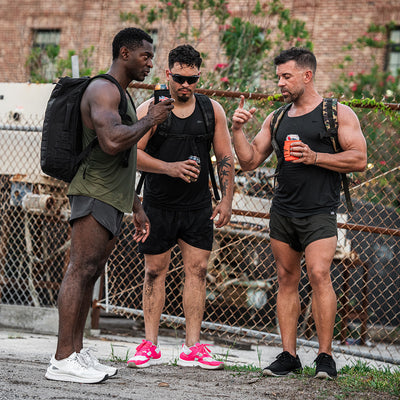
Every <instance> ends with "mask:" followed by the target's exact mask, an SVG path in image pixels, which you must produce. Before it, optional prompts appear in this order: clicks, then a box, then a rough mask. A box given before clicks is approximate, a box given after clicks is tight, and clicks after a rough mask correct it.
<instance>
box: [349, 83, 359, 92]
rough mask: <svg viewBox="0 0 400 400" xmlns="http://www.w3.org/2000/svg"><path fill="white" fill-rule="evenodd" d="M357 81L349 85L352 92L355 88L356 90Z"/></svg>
mask: <svg viewBox="0 0 400 400" xmlns="http://www.w3.org/2000/svg"><path fill="white" fill-rule="evenodd" d="M357 87H358V86H357V83H353V84H352V85H351V86H350V90H351V91H352V92H355V91H356V90H357Z"/></svg>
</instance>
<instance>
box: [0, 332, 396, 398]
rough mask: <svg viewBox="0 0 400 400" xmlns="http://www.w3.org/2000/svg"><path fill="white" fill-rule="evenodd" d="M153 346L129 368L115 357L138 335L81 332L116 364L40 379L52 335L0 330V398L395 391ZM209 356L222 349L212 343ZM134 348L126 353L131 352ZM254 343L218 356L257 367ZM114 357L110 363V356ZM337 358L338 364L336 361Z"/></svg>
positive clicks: (268, 354) (164, 341) (164, 342)
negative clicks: (84, 379)
mask: <svg viewBox="0 0 400 400" xmlns="http://www.w3.org/2000/svg"><path fill="white" fill-rule="evenodd" d="M159 339H160V346H161V349H162V353H163V360H164V362H165V364H163V365H160V366H155V367H151V368H146V369H142V370H136V369H131V368H127V367H126V363H125V362H124V361H122V360H124V359H126V357H127V354H132V353H133V352H134V350H135V348H136V346H137V345H138V344H139V343H140V338H137V337H132V336H129V337H127V336H123V335H114V336H107V335H103V334H102V335H100V336H96V337H87V338H85V340H84V346H85V347H91V348H93V349H94V350H95V351H97V353H96V356H97V357H98V358H99V359H100V360H101V361H102V362H104V363H106V364H109V365H113V366H115V367H117V368H118V369H119V371H118V374H117V376H116V377H115V378H111V379H108V380H107V381H105V382H103V383H100V384H91V385H90V384H77V383H69V382H57V381H49V380H47V379H46V378H45V376H44V375H45V372H46V368H47V366H48V362H49V359H50V357H51V355H52V354H53V353H54V350H55V348H56V341H57V338H56V336H55V335H43V334H37V333H32V332H21V331H14V330H8V329H1V328H0V400H20V399H29V400H34V399H35V400H36V399H37V400H67V399H68V400H70V399H74V400H81V399H82V400H83V399H84V400H103V399H104V400H106V399H107V400H111V399H118V400H125V399H133V400H136V399H141V400H158V399H160V400H169V399H173V400H198V399H199V400H200V399H202V400H207V399H232V400H235V399H238V400H239V399H240V400H258V399H263V400H276V399H284V400H316V399H318V400H339V399H341V400H344V399H355V400H399V399H398V397H397V396H391V395H389V394H385V393H380V392H379V393H378V392H373V391H368V392H365V393H364V392H363V393H360V392H356V393H354V392H351V391H349V390H348V389H347V390H346V389H342V388H341V387H340V386H339V384H338V382H337V381H327V380H316V379H314V378H312V377H308V376H307V377H306V376H300V377H298V376H296V377H284V378H270V377H268V378H267V377H260V375H259V373H257V372H234V371H232V370H229V369H225V370H220V371H207V370H202V369H199V368H182V367H179V366H176V364H175V362H174V360H176V357H177V355H178V354H179V351H180V350H179V349H180V347H179V346H180V343H181V339H180V338H173V337H167V336H162V337H160V338H159ZM213 349H214V352H215V354H216V355H217V354H219V356H223V354H226V352H227V350H226V348H224V347H220V346H217V345H216V346H215V347H214V348H213ZM277 352H278V349H273V348H272V349H270V348H269V347H265V348H264V349H263V355H262V365H264V366H265V364H266V363H267V360H272V359H273V355H275V354H276V353H277ZM133 354H134V353H133ZM300 356H301V357H302V360H303V361H304V362H303V365H311V364H310V363H311V360H312V359H313V358H314V356H311V355H309V359H307V358H306V356H307V354H306V353H302V354H301V355H300ZM258 359H259V355H258V354H257V352H256V351H255V350H254V349H245V350H239V349H232V350H230V352H229V357H227V359H226V362H227V364H228V365H230V366H231V367H232V366H234V365H247V366H249V365H253V366H254V365H258ZM110 360H118V361H110ZM337 362H339V363H343V361H340V359H337Z"/></svg>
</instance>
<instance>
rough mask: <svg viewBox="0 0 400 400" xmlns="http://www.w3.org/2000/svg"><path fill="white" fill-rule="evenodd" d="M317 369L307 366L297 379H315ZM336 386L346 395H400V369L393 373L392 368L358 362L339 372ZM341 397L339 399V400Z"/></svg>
mask: <svg viewBox="0 0 400 400" xmlns="http://www.w3.org/2000/svg"><path fill="white" fill-rule="evenodd" d="M314 375H315V368H311V367H307V366H305V367H304V368H303V373H302V374H300V375H296V376H295V378H297V379H304V378H309V377H313V376H314ZM335 382H336V384H337V385H338V387H339V388H340V389H342V390H343V392H344V393H345V394H349V393H357V392H365V391H370V390H377V391H379V392H385V393H389V394H391V395H395V396H399V395H400V367H399V368H398V369H397V370H395V371H391V370H390V368H382V369H379V368H376V367H371V366H369V365H368V364H367V363H365V362H361V361H357V362H356V363H354V364H353V365H350V366H349V365H346V366H344V367H343V368H342V369H341V370H339V371H338V377H337V379H336V380H335ZM339 398H341V397H338V399H339Z"/></svg>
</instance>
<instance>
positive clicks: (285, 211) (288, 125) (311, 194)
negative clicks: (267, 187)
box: [271, 102, 340, 217]
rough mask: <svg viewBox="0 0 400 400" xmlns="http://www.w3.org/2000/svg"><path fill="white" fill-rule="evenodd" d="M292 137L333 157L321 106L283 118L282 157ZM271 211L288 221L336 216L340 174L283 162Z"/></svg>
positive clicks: (279, 138) (280, 131) (279, 136)
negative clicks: (287, 141)
mask: <svg viewBox="0 0 400 400" xmlns="http://www.w3.org/2000/svg"><path fill="white" fill-rule="evenodd" d="M289 134H297V135H298V136H299V137H300V140H301V141H303V142H304V143H305V144H307V145H308V146H309V147H310V149H311V150H313V151H316V152H321V153H334V150H333V148H332V145H331V143H330V141H329V139H327V138H324V139H322V138H321V137H322V136H323V134H326V130H325V125H324V121H323V117H322V102H321V104H320V105H318V106H317V107H316V108H315V109H314V110H313V111H311V112H309V113H308V114H305V115H302V116H299V117H289V116H288V115H287V113H286V114H285V115H284V117H283V118H282V121H281V122H280V124H279V127H278V130H277V132H276V140H277V142H278V145H279V148H280V149H281V151H282V154H283V144H284V141H285V138H286V136H287V135H289ZM277 182H278V184H277V187H276V190H275V196H274V199H273V201H272V207H271V211H275V212H277V213H278V214H281V215H284V216H288V217H306V216H310V215H316V214H333V213H336V210H337V207H338V205H339V200H340V174H339V173H338V172H335V171H331V170H329V169H326V168H321V167H318V166H314V165H305V164H302V163H300V164H293V163H292V162H290V161H285V160H283V161H282V165H281V168H280V170H279V174H278V177H277Z"/></svg>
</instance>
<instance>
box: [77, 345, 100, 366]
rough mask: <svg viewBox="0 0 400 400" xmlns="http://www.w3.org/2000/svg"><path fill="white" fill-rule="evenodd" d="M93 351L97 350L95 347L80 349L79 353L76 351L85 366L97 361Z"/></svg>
mask: <svg viewBox="0 0 400 400" xmlns="http://www.w3.org/2000/svg"><path fill="white" fill-rule="evenodd" d="M94 352H97V349H95V348H94V347H87V348H85V349H82V350H81V351H80V353H78V355H79V356H81V357H82V358H83V359H84V361H85V363H86V364H87V366H88V367H90V366H93V365H95V364H97V363H98V362H99V360H98V359H97V357H96V356H95V355H94V354H93V353H94Z"/></svg>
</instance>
